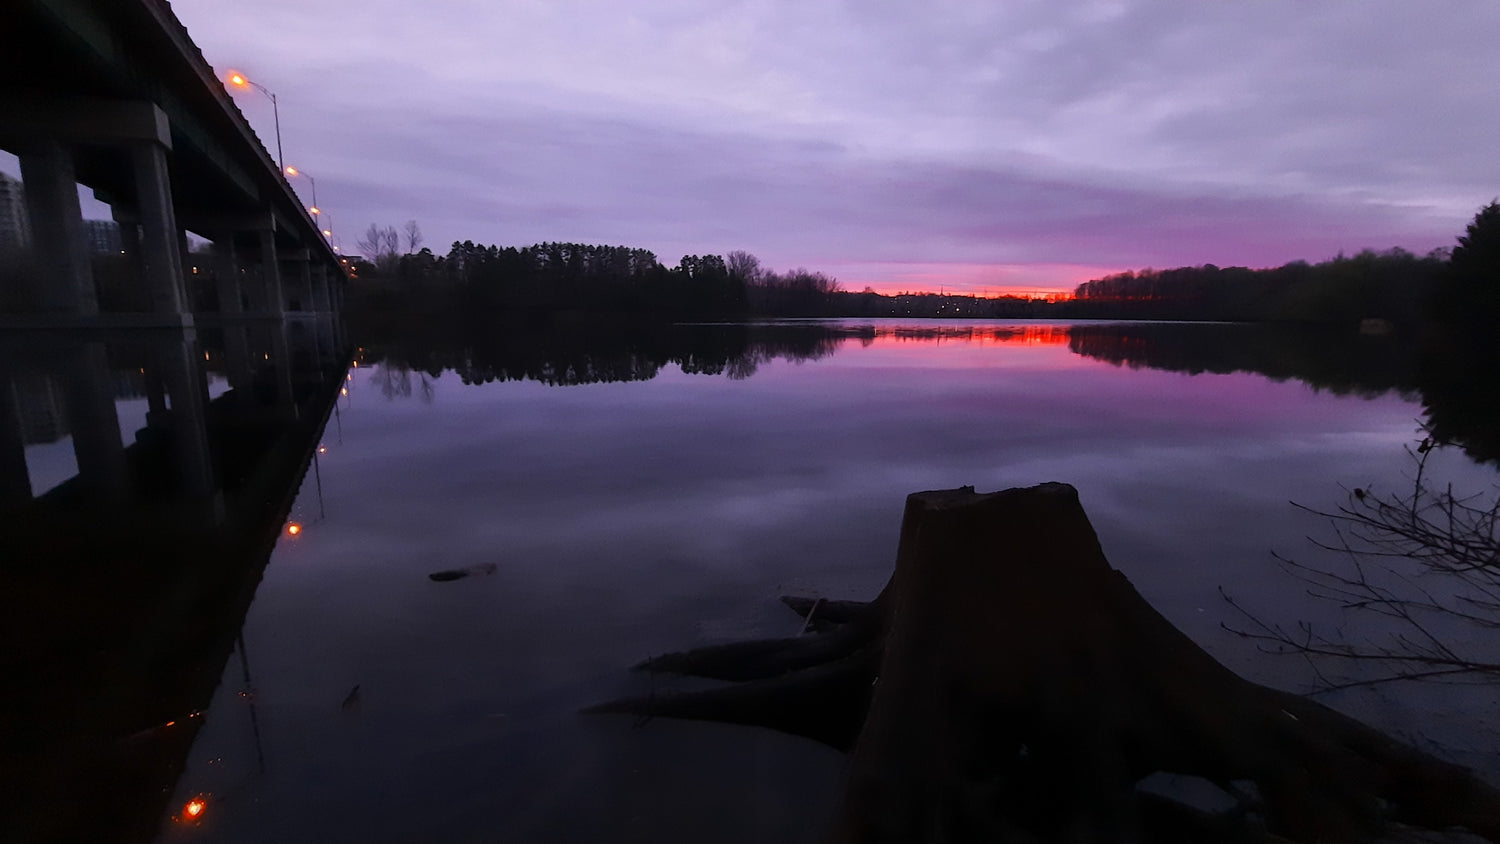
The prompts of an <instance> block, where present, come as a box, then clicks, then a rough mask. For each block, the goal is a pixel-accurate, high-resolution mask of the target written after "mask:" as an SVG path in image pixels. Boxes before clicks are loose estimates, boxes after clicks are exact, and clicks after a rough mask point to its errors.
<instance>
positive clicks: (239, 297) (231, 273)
mask: <svg viewBox="0 0 1500 844" xmlns="http://www.w3.org/2000/svg"><path fill="white" fill-rule="evenodd" d="M214 287H215V289H216V290H217V291H218V298H219V313H221V314H225V315H229V316H235V315H238V314H241V313H243V312H244V310H245V302H244V298H243V297H244V295H245V294H244V288H243V285H241V284H240V262H239V254H238V252H237V250H236V247H235V242H234V233H233V232H227V231H226V232H220V233H218V234H216V235H215V236H214Z"/></svg>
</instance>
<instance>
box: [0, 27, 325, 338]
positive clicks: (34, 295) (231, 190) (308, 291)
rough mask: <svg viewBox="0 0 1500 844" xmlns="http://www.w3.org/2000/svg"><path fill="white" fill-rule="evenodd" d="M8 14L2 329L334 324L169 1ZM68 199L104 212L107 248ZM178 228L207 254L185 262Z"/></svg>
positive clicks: (300, 212) (290, 205) (2, 123)
mask: <svg viewBox="0 0 1500 844" xmlns="http://www.w3.org/2000/svg"><path fill="white" fill-rule="evenodd" d="M10 5H11V9H9V10H7V21H6V24H5V26H3V27H0V55H3V56H5V57H6V59H5V60H4V61H3V62H0V114H3V115H4V118H3V120H0V148H3V149H5V150H6V151H8V152H11V153H13V154H14V155H16V156H17V157H18V158H19V160H20V163H21V177H22V178H21V184H20V190H19V191H18V192H17V193H19V194H21V195H22V196H23V197H24V198H21V197H16V198H15V199H16V201H19V202H20V203H23V204H24V212H23V213H22V214H19V215H13V216H14V219H13V220H12V223H11V227H12V228H13V229H15V230H17V231H16V232H13V233H12V236H11V237H9V238H0V250H4V254H0V326H7V325H8V326H20V327H58V326H95V325H101V326H110V327H118V326H189V325H192V324H193V320H194V314H195V313H196V314H197V315H198V317H200V318H202V317H205V316H211V317H232V318H238V317H247V316H248V317H271V318H279V317H282V316H284V315H286V314H287V313H288V312H291V313H299V312H309V313H325V314H326V313H331V312H337V311H338V310H339V306H340V300H341V295H342V287H343V282H344V278H345V276H344V273H343V270H342V268H341V264H340V259H339V257H338V255H337V254H335V253H334V252H333V251H332V249H331V248H330V247H329V246H328V244H327V242H326V241H325V240H324V238H323V237H322V235H321V234H320V232H319V230H318V226H317V224H316V222H315V221H314V220H313V219H312V218H311V217H310V216H309V215H308V213H307V211H306V210H305V209H304V208H303V207H302V204H301V202H300V201H299V200H298V199H297V197H296V195H295V194H294V193H293V192H292V190H291V188H290V186H289V185H287V183H286V180H285V178H284V177H283V176H282V174H281V171H280V168H279V165H278V163H277V162H275V161H273V160H272V159H271V157H270V155H269V154H268V153H267V152H266V150H265V148H264V146H263V145H262V144H261V143H260V141H259V140H258V139H257V138H256V136H255V134H254V132H253V130H251V128H250V126H249V124H248V123H247V122H246V121H245V119H244V116H243V115H242V114H241V113H240V112H239V110H238V108H236V107H235V105H234V103H233V101H232V100H231V99H230V97H229V96H228V94H227V93H226V92H225V91H224V89H223V86H222V84H220V82H219V81H218V79H217V78H216V77H215V76H214V73H213V70H212V68H211V67H210V66H209V65H208V63H207V62H206V61H205V60H204V59H203V57H202V55H201V53H199V52H198V50H197V48H196V47H195V46H193V44H192V42H191V40H190V39H189V38H188V35H187V32H186V30H184V29H183V27H182V26H181V24H180V23H178V22H177V20H176V18H175V17H173V16H172V14H171V11H170V8H169V7H168V6H167V4H165V3H163V2H160V0H134V1H133V2H131V1H130V0H123V1H122V2H87V0H18V2H15V3H13V4H10ZM79 185H83V186H85V187H87V188H90V189H92V190H93V193H94V196H95V197H96V198H97V199H99V200H100V201H102V202H105V203H107V204H108V205H109V206H110V208H111V212H112V213H111V216H112V217H113V222H114V223H115V224H116V225H117V226H118V231H119V237H118V240H119V243H118V247H119V248H118V250H115V249H110V250H109V251H108V252H107V253H106V252H102V251H100V250H99V248H98V247H97V245H95V246H94V247H93V248H91V246H90V242H89V240H88V238H87V236H86V227H85V224H84V222H83V220H82V215H81V210H80V205H79V202H78V198H77V190H78V186H79ZM3 222H4V221H3V220H0V223H3ZM189 230H190V231H192V232H193V233H195V234H197V235H199V236H201V237H204V238H207V239H209V240H211V241H213V245H214V249H213V254H212V255H211V256H209V255H201V254H194V253H189V252H188V249H187V245H188V241H187V238H186V232H187V231H189ZM113 245H114V244H111V246H113Z"/></svg>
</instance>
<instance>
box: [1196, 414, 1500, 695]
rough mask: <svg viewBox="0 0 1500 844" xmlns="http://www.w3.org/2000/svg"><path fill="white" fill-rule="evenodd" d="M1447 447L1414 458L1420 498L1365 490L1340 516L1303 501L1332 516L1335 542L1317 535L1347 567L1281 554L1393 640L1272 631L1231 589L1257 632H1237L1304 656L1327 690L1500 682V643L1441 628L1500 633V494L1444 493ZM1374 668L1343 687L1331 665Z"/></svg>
mask: <svg viewBox="0 0 1500 844" xmlns="http://www.w3.org/2000/svg"><path fill="white" fill-rule="evenodd" d="M1437 447H1438V444H1437V443H1434V442H1433V440H1432V438H1431V437H1427V438H1424V439H1423V440H1422V442H1421V443H1420V444H1419V445H1417V446H1416V448H1410V447H1408V448H1407V454H1408V455H1409V456H1410V457H1411V459H1412V460H1413V461H1414V462H1415V464H1416V471H1415V472H1414V474H1413V476H1412V485H1411V489H1410V491H1409V492H1403V493H1401V494H1394V493H1387V494H1380V493H1377V492H1376V491H1374V490H1372V489H1365V488H1361V487H1355V488H1354V489H1352V490H1349V491H1348V498H1347V500H1346V502H1345V503H1344V504H1342V505H1340V506H1338V507H1337V508H1335V509H1333V510H1331V511H1325V510H1318V509H1315V508H1312V507H1307V506H1305V505H1301V504H1297V503H1296V502H1292V504H1293V506H1294V507H1297V508H1298V509H1300V510H1303V511H1304V512H1308V513H1313V514H1315V515H1318V516H1322V517H1323V518H1325V519H1327V520H1328V522H1329V525H1330V527H1331V528H1332V531H1333V539H1331V540H1324V539H1316V538H1313V537H1309V541H1310V542H1312V544H1313V545H1314V546H1315V547H1317V548H1319V549H1322V550H1324V551H1330V552H1335V553H1336V554H1337V555H1338V556H1337V557H1336V558H1335V559H1337V560H1341V561H1342V564H1339V565H1335V564H1329V565H1311V564H1304V563H1301V562H1298V561H1296V560H1294V559H1291V558H1289V557H1284V556H1281V555H1280V554H1276V553H1275V552H1273V553H1272V556H1274V557H1275V558H1276V560H1277V562H1278V563H1279V564H1280V565H1281V567H1282V569H1283V570H1285V571H1286V572H1288V573H1289V574H1291V575H1292V576H1293V577H1295V578H1297V579H1298V580H1301V581H1302V582H1303V583H1305V584H1307V587H1308V588H1307V594H1309V595H1311V596H1313V597H1315V598H1319V599H1322V600H1326V601H1329V602H1331V603H1334V604H1336V605H1337V606H1338V608H1339V609H1341V610H1348V611H1352V612H1358V613H1366V614H1371V615H1378V616H1382V617H1384V618H1386V619H1389V620H1390V623H1389V630H1388V632H1387V634H1386V637H1385V638H1384V639H1380V640H1376V639H1370V640H1365V641H1351V640H1350V639H1349V638H1348V637H1346V635H1345V634H1344V632H1343V630H1342V629H1341V628H1339V627H1337V626H1333V625H1330V626H1331V627H1333V629H1332V630H1327V629H1315V628H1314V627H1313V625H1312V624H1311V623H1310V622H1305V621H1304V622H1300V623H1299V624H1298V625H1297V627H1296V629H1295V630H1288V629H1287V628H1285V627H1283V626H1281V625H1277V624H1272V623H1269V622H1266V621H1265V620H1264V619H1262V618H1261V617H1260V616H1259V615H1257V614H1256V613H1254V612H1252V611H1250V610H1249V609H1247V608H1246V607H1245V606H1243V605H1242V604H1241V603H1240V602H1238V601H1236V600H1235V599H1234V598H1233V597H1231V596H1230V595H1229V594H1227V593H1225V592H1224V591H1223V590H1222V589H1221V590H1220V595H1221V596H1223V598H1224V600H1225V601H1226V602H1227V603H1228V604H1229V605H1230V606H1231V607H1233V608H1234V609H1235V610H1236V611H1237V612H1238V613H1239V614H1240V616H1241V617H1242V618H1243V620H1244V623H1245V626H1243V627H1234V626H1230V625H1228V624H1225V625H1223V626H1224V628H1225V629H1226V630H1229V631H1230V632H1232V633H1235V634H1237V635H1240V636H1242V637H1245V638H1248V639H1254V640H1256V641H1259V642H1261V643H1263V649H1264V650H1266V651H1267V652H1269V653H1281V654H1299V655H1301V656H1303V657H1304V658H1306V659H1307V660H1308V661H1309V664H1311V665H1313V670H1314V672H1315V673H1316V675H1317V677H1318V683H1319V685H1320V687H1321V688H1323V689H1325V690H1331V689H1345V688H1352V687H1356V686H1371V685H1377V684H1380V683H1389V682H1393V681H1397V680H1443V681H1460V682H1482V683H1494V682H1500V659H1497V658H1496V657H1497V655H1496V654H1493V653H1485V652H1484V650H1483V645H1484V644H1488V645H1489V646H1490V647H1491V648H1493V647H1494V644H1493V637H1492V636H1490V637H1486V636H1454V635H1452V634H1449V633H1446V632H1443V631H1442V630H1440V629H1439V628H1438V624H1439V623H1441V625H1442V626H1444V627H1450V628H1451V627H1453V626H1454V625H1455V624H1460V625H1464V626H1467V627H1470V628H1479V629H1487V628H1497V627H1500V536H1497V532H1496V529H1497V523H1500V496H1496V495H1494V494H1493V492H1492V493H1491V494H1489V495H1485V494H1482V493H1481V494H1474V495H1466V496H1460V495H1456V494H1455V493H1454V491H1453V486H1452V484H1445V485H1443V486H1441V487H1436V486H1434V485H1433V484H1432V483H1431V482H1430V479H1429V470H1428V457H1429V455H1431V453H1432V452H1433V450H1434V449H1435V448H1437ZM1328 662H1333V663H1343V664H1346V665H1352V664H1374V665H1379V666H1381V668H1382V669H1383V673H1381V674H1378V675H1376V676H1374V677H1360V678H1358V679H1351V680H1333V679H1331V678H1329V677H1328V676H1327V674H1326V673H1325V672H1324V668H1323V665H1322V664H1321V663H1328Z"/></svg>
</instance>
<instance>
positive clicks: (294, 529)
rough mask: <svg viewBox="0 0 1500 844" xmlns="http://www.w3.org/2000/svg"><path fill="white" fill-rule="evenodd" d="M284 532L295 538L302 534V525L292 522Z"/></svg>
mask: <svg viewBox="0 0 1500 844" xmlns="http://www.w3.org/2000/svg"><path fill="white" fill-rule="evenodd" d="M286 532H287V534H288V535H290V536H296V535H297V534H299V533H301V532H302V525H299V524H297V523H296V522H292V523H291V524H289V525H287V526H286Z"/></svg>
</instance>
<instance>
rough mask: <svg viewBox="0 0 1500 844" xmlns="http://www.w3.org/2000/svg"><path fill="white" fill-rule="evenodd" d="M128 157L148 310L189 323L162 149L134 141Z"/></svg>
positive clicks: (178, 236)
mask: <svg viewBox="0 0 1500 844" xmlns="http://www.w3.org/2000/svg"><path fill="white" fill-rule="evenodd" d="M130 159H131V166H132V167H133V168H134V170H135V188H136V199H137V205H138V206H139V208H138V210H139V211H140V215H141V258H142V268H141V269H142V273H143V275H144V276H145V282H146V288H147V290H148V291H149V292H150V297H151V311H152V312H153V313H157V314H180V315H183V316H184V318H185V320H186V321H187V322H189V323H191V320H192V316H191V314H190V313H189V310H188V306H187V295H186V293H185V291H184V290H183V284H182V233H181V231H180V230H179V229H178V228H177V216H176V213H175V212H174V211H173V208H172V183H171V176H170V174H169V173H168V170H167V153H166V150H165V149H163V148H162V147H161V146H160V145H158V144H155V143H137V144H134V145H133V146H132V148H131V150H130Z"/></svg>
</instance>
